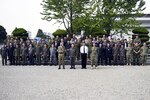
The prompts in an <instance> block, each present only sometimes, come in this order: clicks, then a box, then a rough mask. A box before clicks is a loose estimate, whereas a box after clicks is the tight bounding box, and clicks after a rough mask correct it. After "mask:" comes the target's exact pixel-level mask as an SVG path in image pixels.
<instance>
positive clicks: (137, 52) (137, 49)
mask: <svg viewBox="0 0 150 100" xmlns="http://www.w3.org/2000/svg"><path fill="white" fill-rule="evenodd" d="M139 64H140V46H134V47H133V65H139Z"/></svg>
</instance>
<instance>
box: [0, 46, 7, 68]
mask: <svg viewBox="0 0 150 100" xmlns="http://www.w3.org/2000/svg"><path fill="white" fill-rule="evenodd" d="M0 53H1V57H2V65H3V66H4V65H7V53H8V51H7V46H6V44H4V45H3V47H2V48H1V52H0Z"/></svg>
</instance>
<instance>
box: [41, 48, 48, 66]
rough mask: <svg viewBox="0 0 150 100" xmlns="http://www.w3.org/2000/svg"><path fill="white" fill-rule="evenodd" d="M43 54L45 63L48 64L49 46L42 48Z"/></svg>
mask: <svg viewBox="0 0 150 100" xmlns="http://www.w3.org/2000/svg"><path fill="white" fill-rule="evenodd" d="M42 56H43V64H44V65H47V62H48V48H47V47H46V48H43V50H42Z"/></svg>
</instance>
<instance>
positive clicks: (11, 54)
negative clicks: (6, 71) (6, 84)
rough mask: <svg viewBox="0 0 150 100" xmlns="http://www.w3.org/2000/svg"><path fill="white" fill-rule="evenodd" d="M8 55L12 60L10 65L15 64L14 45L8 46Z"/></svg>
mask: <svg viewBox="0 0 150 100" xmlns="http://www.w3.org/2000/svg"><path fill="white" fill-rule="evenodd" d="M8 57H9V61H10V65H13V64H14V47H13V46H10V47H8Z"/></svg>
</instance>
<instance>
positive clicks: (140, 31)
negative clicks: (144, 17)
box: [132, 27, 149, 34]
mask: <svg viewBox="0 0 150 100" xmlns="http://www.w3.org/2000/svg"><path fill="white" fill-rule="evenodd" d="M132 32H133V33H134V34H148V33H149V31H148V30H147V29H146V28H145V27H138V28H135V29H134V30H133V31H132Z"/></svg>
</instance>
